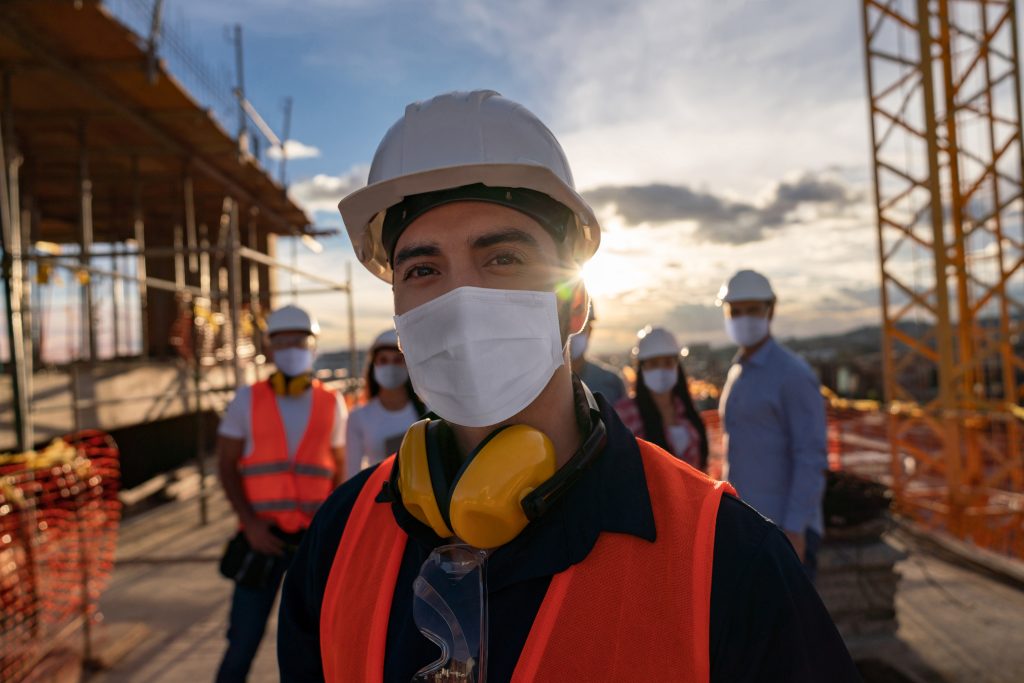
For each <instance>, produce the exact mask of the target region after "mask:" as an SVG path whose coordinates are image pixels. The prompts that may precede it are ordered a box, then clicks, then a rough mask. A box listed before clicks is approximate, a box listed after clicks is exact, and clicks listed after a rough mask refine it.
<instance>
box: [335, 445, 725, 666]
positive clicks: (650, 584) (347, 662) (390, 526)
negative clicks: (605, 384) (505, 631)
mask: <svg viewBox="0 0 1024 683" xmlns="http://www.w3.org/2000/svg"><path fill="white" fill-rule="evenodd" d="M637 443H638V445H639V447H640V456H641V459H642V461H643V467H644V473H645V475H646V478H647V487H648V490H649V492H650V496H651V508H652V510H653V512H654V521H655V529H656V531H657V541H656V542H654V543H650V542H648V541H645V540H643V539H641V538H637V537H635V536H631V535H629V534H612V533H602V534H601V535H600V536H599V538H598V541H597V543H596V544H595V546H594V548H593V549H592V550H591V551H590V554H588V555H587V557H586V559H584V561H583V562H581V563H579V564H577V565H573V566H572V567H570V568H569V569H567V570H565V571H563V572H561V573H559V574H556V575H555V576H554V577H552V579H551V583H550V585H549V587H548V591H547V594H546V595H545V596H544V600H543V602H542V603H541V606H540V609H539V610H538V612H537V616H536V618H535V619H534V623H533V626H532V628H531V629H530V634H529V636H528V638H527V640H526V644H525V646H524V648H523V651H522V653H521V654H520V657H519V662H518V664H517V665H516V669H515V673H514V675H513V677H512V680H513V683H527V682H531V681H552V682H555V681H558V682H563V681H586V680H594V681H611V680H614V681H619V680H621V681H627V680H648V681H667V680H684V681H707V680H709V678H710V657H709V652H708V650H709V647H710V643H709V633H708V630H709V627H710V623H711V572H712V560H713V557H714V546H715V523H716V520H717V517H718V506H719V503H720V502H721V498H722V493H724V492H729V493H734V491H733V488H732V487H731V486H730V485H729V484H727V483H724V482H716V481H713V480H711V479H708V478H707V477H705V476H704V475H703V474H701V473H700V472H697V471H696V470H694V469H692V468H691V467H689V466H687V465H685V464H684V463H682V462H681V461H679V460H677V459H676V458H674V457H672V456H671V455H669V454H668V453H666V452H665V451H663V450H662V449H660V448H658V447H657V446H654V445H652V444H649V443H647V442H645V441H640V440H638V441H637ZM393 464H394V457H393V456H392V457H391V458H388V459H387V460H385V461H384V462H382V463H381V465H380V466H379V467H378V468H377V470H376V471H375V472H374V473H373V475H371V476H370V478H369V480H368V481H367V483H366V484H365V485H364V486H363V489H362V491H361V492H360V494H359V497H358V498H357V500H356V503H355V506H354V507H353V509H352V513H351V515H350V516H349V519H348V523H347V524H346V525H345V530H344V532H343V534H342V537H341V543H340V544H339V545H338V549H337V552H336V554H335V556H334V564H333V565H332V567H331V573H330V575H329V577H328V579H327V587H326V589H325V591H324V596H323V603H322V605H321V608H320V652H321V658H322V663H323V670H324V676H325V680H326V681H328V683H336V682H340V681H367V682H370V683H378V682H380V681H382V680H383V675H384V650H385V644H386V640H387V627H388V615H389V613H390V611H391V601H392V597H393V595H394V591H395V583H396V581H397V579H398V570H399V566H400V564H401V560H402V554H403V552H404V549H405V543H406V535H405V533H404V532H403V531H402V530H401V528H400V527H399V526H398V525H397V524H396V523H395V520H394V516H393V515H392V513H391V507H390V505H388V504H384V503H376V502H375V500H374V499H375V498H376V496H377V494H378V493H379V492H380V489H381V486H382V484H383V483H384V482H385V481H387V478H388V477H389V476H390V473H391V468H392V466H393ZM496 618H500V615H495V614H492V615H491V619H492V620H493V619H496Z"/></svg>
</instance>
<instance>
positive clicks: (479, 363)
mask: <svg viewBox="0 0 1024 683" xmlns="http://www.w3.org/2000/svg"><path fill="white" fill-rule="evenodd" d="M395 327H396V328H397V329H398V338H399V339H400V340H401V344H402V351H403V352H404V353H405V363H406V367H407V368H408V369H409V377H410V378H411V379H412V385H413V387H414V388H415V389H416V393H417V394H419V396H420V397H421V398H422V399H423V401H424V402H425V403H426V404H427V405H429V406H430V409H431V410H432V411H434V412H435V413H437V414H438V415H440V416H441V417H443V418H444V419H445V420H447V421H449V422H451V423H454V424H457V425H463V426H466V427H486V426H489V425H494V424H498V423H499V422H503V421H505V420H507V419H509V418H510V417H512V416H513V415H515V414H516V413H518V412H519V411H521V410H523V409H524V408H526V406H528V405H530V403H532V402H533V400H534V399H535V398H537V396H539V395H540V393H541V391H543V390H544V387H545V386H547V383H548V381H550V379H551V376H552V375H553V374H554V373H555V370H556V369H558V367H559V366H561V365H562V364H563V362H564V358H563V356H562V353H563V349H562V341H561V339H562V338H561V332H560V326H559V322H558V306H557V297H556V296H555V293H554V292H531V291H518V290H503V289H485V288H480V287H459V288H458V289H454V290H452V291H450V292H448V293H446V294H444V295H442V296H440V297H438V298H437V299H434V300H433V301H429V302H427V303H425V304H423V305H421V306H418V307H416V308H414V309H413V310H411V311H409V312H408V313H404V314H402V315H398V316H395Z"/></svg>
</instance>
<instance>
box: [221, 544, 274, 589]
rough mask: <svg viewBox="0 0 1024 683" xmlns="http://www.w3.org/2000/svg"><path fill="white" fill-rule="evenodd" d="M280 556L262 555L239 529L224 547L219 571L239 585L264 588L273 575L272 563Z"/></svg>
mask: <svg viewBox="0 0 1024 683" xmlns="http://www.w3.org/2000/svg"><path fill="white" fill-rule="evenodd" d="M281 559H282V558H279V557H274V556H273V555H264V554H263V553H259V552H256V551H255V550H253V549H252V548H251V547H250V546H249V541H248V540H246V538H245V533H244V532H242V531H239V532H238V533H237V534H235V536H234V538H232V539H231V540H230V541H228V542H227V545H226V546H225V547H224V556H223V557H222V558H221V559H220V573H221V574H222V575H223V576H224V577H225V578H228V579H231V580H232V581H234V582H235V583H237V584H238V585H239V586H245V587H246V588H266V587H267V586H268V585H269V584H270V581H271V579H272V578H273V575H274V565H275V563H276V562H278V561H280V560H281Z"/></svg>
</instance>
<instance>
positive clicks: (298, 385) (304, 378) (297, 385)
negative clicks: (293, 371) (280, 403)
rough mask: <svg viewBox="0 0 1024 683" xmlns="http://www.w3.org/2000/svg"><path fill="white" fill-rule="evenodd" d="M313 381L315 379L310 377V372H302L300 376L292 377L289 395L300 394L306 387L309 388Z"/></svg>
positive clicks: (289, 383) (289, 384) (289, 382)
mask: <svg viewBox="0 0 1024 683" xmlns="http://www.w3.org/2000/svg"><path fill="white" fill-rule="evenodd" d="M312 383H313V380H312V379H310V377H309V375H308V374H302V375H299V376H298V377H292V378H291V380H289V381H288V395H289V396H298V395H300V394H301V393H302V392H304V391H305V390H306V389H308V388H309V385H310V384H312Z"/></svg>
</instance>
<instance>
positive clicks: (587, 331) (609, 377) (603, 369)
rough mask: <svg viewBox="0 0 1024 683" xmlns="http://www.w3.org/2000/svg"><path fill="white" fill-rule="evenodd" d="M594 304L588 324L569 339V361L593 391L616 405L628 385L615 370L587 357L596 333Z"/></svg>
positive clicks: (588, 315)
mask: <svg viewBox="0 0 1024 683" xmlns="http://www.w3.org/2000/svg"><path fill="white" fill-rule="evenodd" d="M596 320H597V317H596V316H595V315H594V303H593V301H591V303H590V310H589V311H588V313H587V322H586V324H585V325H584V326H583V329H582V330H580V332H579V334H574V335H572V337H570V338H569V359H570V360H572V371H573V373H575V375H576V376H577V377H579V378H580V379H581V380H583V383H584V384H586V385H587V388H589V389H590V390H591V391H593V392H594V393H595V394H601V395H603V396H604V397H605V399H606V400H607V401H608V403H610V404H612V405H615V404H616V403H618V402H619V401H620V400H621V399H622V397H624V396H625V395H626V385H625V384H623V382H622V377H620V376H619V373H618V372H616V370H615V368H613V367H611V366H609V365H607V364H605V363H602V362H601V361H598V360H594V359H592V358H588V357H587V349H588V348H589V346H590V337H591V335H593V333H594V322H596Z"/></svg>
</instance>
